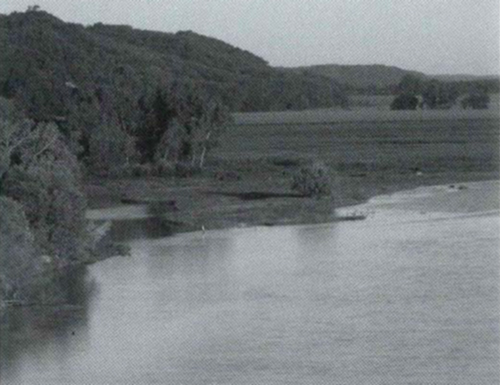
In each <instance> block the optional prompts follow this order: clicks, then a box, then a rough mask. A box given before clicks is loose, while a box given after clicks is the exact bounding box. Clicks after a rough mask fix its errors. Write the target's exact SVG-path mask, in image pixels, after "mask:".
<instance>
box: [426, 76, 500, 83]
mask: <svg viewBox="0 0 500 385" xmlns="http://www.w3.org/2000/svg"><path fill="white" fill-rule="evenodd" d="M427 77H428V78H431V79H436V80H439V81H442V82H475V81H483V80H497V79H498V78H499V76H498V75H484V76H478V75H468V74H457V75H427Z"/></svg>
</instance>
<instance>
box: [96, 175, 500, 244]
mask: <svg viewBox="0 0 500 385" xmlns="http://www.w3.org/2000/svg"><path fill="white" fill-rule="evenodd" d="M216 175H218V174H217V172H213V170H212V171H207V172H206V173H205V174H204V175H199V176H196V177H193V178H188V179H166V178H147V179H146V178H129V179H106V180H105V179H93V180H89V181H87V184H86V191H87V194H88V201H89V206H90V210H89V214H88V217H89V219H92V220H110V219H111V220H113V228H112V232H114V233H115V234H116V235H118V234H120V235H121V237H118V240H120V239H119V238H124V239H127V238H130V237H132V238H136V237H139V236H144V235H145V236H151V237H158V236H164V235H167V234H171V233H179V232H189V231H198V230H202V229H205V230H211V229H223V228H233V227H250V226H274V225H285V224H315V223H327V222H332V221H334V220H336V218H337V216H336V209H339V208H342V207H349V206H354V205H359V204H361V203H364V202H366V201H367V200H368V199H370V198H372V197H374V196H378V195H381V194H391V193H394V192H397V191H401V190H408V189H414V188H416V187H420V186H431V185H446V184H450V185H458V184H460V183H464V182H472V181H484V180H498V179H499V175H498V173H497V172H496V171H495V172H441V173H429V174H425V173H422V172H411V171H410V172H405V173H388V172H373V173H365V174H353V173H342V172H337V173H336V174H335V175H334V176H333V180H334V182H333V194H332V197H331V198H323V199H315V198H304V197H301V196H298V195H296V194H294V193H293V192H292V191H291V190H290V176H289V171H288V170H286V168H285V167H281V169H280V167H278V168H276V169H274V170H270V169H268V170H266V171H265V172H246V173H242V172H239V173H237V175H238V178H239V179H236V178H235V179H234V180H219V179H217V177H216ZM124 202H125V203H124ZM151 202H163V204H164V206H166V208H165V209H164V211H163V212H162V213H161V214H160V213H158V215H155V213H154V212H151V210H148V205H150V204H151ZM139 225H142V226H139ZM138 228H140V229H138ZM144 228H147V229H149V230H148V233H147V234H144Z"/></svg>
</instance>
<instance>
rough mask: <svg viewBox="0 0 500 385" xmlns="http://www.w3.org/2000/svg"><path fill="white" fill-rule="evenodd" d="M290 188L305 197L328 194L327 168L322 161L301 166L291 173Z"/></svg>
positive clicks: (318, 196) (329, 184)
mask: <svg viewBox="0 0 500 385" xmlns="http://www.w3.org/2000/svg"><path fill="white" fill-rule="evenodd" d="M292 190H295V191H297V192H298V193H300V194H301V195H302V196H305V197H316V198H320V197H322V196H329V195H330V194H331V181H330V176H329V172H328V168H327V167H326V166H325V165H324V164H323V163H322V162H315V163H313V164H312V165H311V166H307V167H301V168H300V169H299V170H298V171H297V172H296V173H295V174H294V175H293V178H292Z"/></svg>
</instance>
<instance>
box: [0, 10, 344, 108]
mask: <svg viewBox="0 0 500 385" xmlns="http://www.w3.org/2000/svg"><path fill="white" fill-rule="evenodd" d="M0 49H1V51H2V55H1V57H0V87H1V88H0V90H1V92H2V94H3V96H6V97H12V96H13V95H16V94H19V93H24V94H25V97H26V98H34V99H40V98H43V99H44V100H43V104H44V107H43V108H44V111H37V112H39V113H42V114H44V113H53V114H61V113H62V112H63V111H64V108H65V105H64V100H65V98H66V95H65V94H66V93H67V91H68V90H67V87H66V86H65V85H67V84H68V82H69V83H71V84H72V85H74V86H76V87H78V89H79V90H80V93H82V94H84V95H86V96H93V95H95V94H96V93H98V92H100V93H102V92H113V91H114V90H113V88H118V89H119V90H121V89H120V88H121V85H120V84H117V79H116V78H117V77H119V76H120V75H125V76H126V81H127V83H129V84H128V88H132V90H133V96H134V99H136V100H135V101H137V100H138V99H140V98H141V97H144V96H147V95H149V94H151V93H152V92H155V90H156V88H158V87H163V86H166V85H167V84H171V83H172V82H178V83H179V82H181V83H182V82H194V83H196V84H197V86H198V87H199V88H201V89H203V90H204V91H205V92H206V93H208V94H209V95H211V96H217V97H218V98H219V99H220V100H221V101H222V102H223V103H224V104H225V105H227V106H228V107H229V108H230V110H232V111H256V110H283V109H301V108H307V107H329V106H334V105H341V104H343V103H345V102H346V99H345V95H344V93H343V91H342V89H341V87H340V86H339V85H338V84H337V83H336V82H335V81H334V80H332V79H329V78H326V77H323V76H319V75H303V74H293V73H289V72H287V71H282V70H278V69H274V68H272V67H270V66H269V65H268V64H267V63H266V62H265V61H264V60H263V59H261V58H259V57H257V56H255V55H253V54H251V53H249V52H247V51H244V50H241V49H238V48H235V47H233V46H231V45H229V44H226V43H224V42H222V41H219V40H216V39H213V38H209V37H206V36H201V35H198V34H196V33H194V32H191V31H184V32H178V33H175V34H173V33H163V32H151V31H142V30H137V29H133V28H132V27H129V26H119V25H103V24H100V23H99V24H95V25H93V26H88V27H85V26H82V25H77V24H70V23H65V22H63V21H61V20H59V19H57V18H56V17H54V16H52V15H50V14H48V13H46V12H43V11H39V10H37V11H35V10H30V11H28V12H25V13H12V14H10V15H8V16H6V15H0ZM34 112H35V111H33V113H34Z"/></svg>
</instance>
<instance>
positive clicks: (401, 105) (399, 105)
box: [391, 94, 418, 110]
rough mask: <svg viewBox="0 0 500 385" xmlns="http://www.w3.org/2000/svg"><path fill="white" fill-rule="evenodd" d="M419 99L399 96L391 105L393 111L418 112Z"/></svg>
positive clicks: (411, 96) (410, 96) (404, 95)
mask: <svg viewBox="0 0 500 385" xmlns="http://www.w3.org/2000/svg"><path fill="white" fill-rule="evenodd" d="M417 106H418V98H417V97H416V96H414V95H406V94H403V95H399V96H396V97H395V98H394V100H393V101H392V103H391V110H416V109H417Z"/></svg>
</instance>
